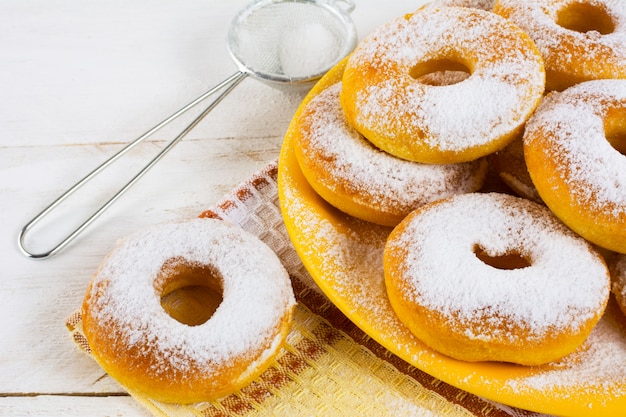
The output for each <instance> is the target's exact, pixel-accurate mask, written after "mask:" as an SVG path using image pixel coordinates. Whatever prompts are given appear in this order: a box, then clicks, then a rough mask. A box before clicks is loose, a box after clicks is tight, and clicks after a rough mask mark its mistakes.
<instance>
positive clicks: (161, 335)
mask: <svg viewBox="0 0 626 417" xmlns="http://www.w3.org/2000/svg"><path fill="white" fill-rule="evenodd" d="M176 259H183V260H184V262H186V263H189V264H190V265H204V266H212V267H214V268H217V270H218V271H219V272H220V273H221V275H222V277H223V283H222V285H223V300H222V302H221V304H220V305H219V307H218V308H217V310H216V311H215V313H214V314H213V316H212V317H211V318H210V319H209V320H208V321H207V322H206V323H204V324H202V325H198V326H188V325H185V324H182V323H180V322H178V321H177V320H175V319H174V318H172V317H170V316H169V315H168V314H167V313H166V312H165V310H164V309H163V308H162V306H161V304H160V296H161V295H160V294H157V290H156V288H155V278H156V277H157V275H158V274H159V271H160V270H161V268H162V266H163V265H164V264H165V263H166V262H168V261H170V262H171V261H172V260H176ZM91 288H92V292H91V297H93V301H92V303H91V307H90V309H91V315H92V316H93V317H94V318H95V321H96V322H98V323H101V324H102V325H104V326H110V325H111V323H115V324H114V325H113V328H114V331H113V334H111V336H110V339H111V343H113V344H115V345H116V346H118V348H120V349H122V347H121V346H123V345H130V346H131V347H138V348H139V349H140V354H141V355H146V356H147V355H154V359H153V361H152V362H151V364H150V366H151V367H152V370H153V372H154V374H155V375H167V374H169V373H171V372H172V370H174V372H176V371H178V372H185V371H188V370H190V368H191V369H194V368H195V369H197V367H200V368H201V369H203V370H204V371H205V372H207V373H208V374H211V373H212V372H215V370H216V369H220V366H223V364H224V363H230V362H231V361H232V360H233V358H234V357H235V356H241V355H243V356H244V357H245V358H251V359H254V358H255V357H257V356H259V355H262V351H260V349H263V350H265V349H267V348H268V347H269V346H272V347H274V346H273V344H275V343H276V340H275V335H274V333H275V331H276V328H277V323H278V322H279V321H280V320H281V318H282V317H283V316H284V315H285V312H286V311H288V309H290V308H292V307H293V306H294V305H295V298H294V295H293V290H292V289H291V282H290V280H289V277H288V275H287V272H286V271H285V269H284V268H283V266H282V264H281V263H280V261H279V260H278V259H277V257H276V255H275V254H274V252H272V251H271V249H269V247H267V246H266V245H265V244H263V243H262V242H261V241H260V240H258V239H257V238H256V237H255V236H253V235H251V234H249V233H247V232H244V231H243V230H242V229H240V228H238V227H236V226H232V225H230V224H228V223H226V222H223V221H220V220H214V219H193V220H189V221H184V222H176V223H165V224H161V225H158V226H154V227H152V228H148V229H146V230H144V231H141V232H139V233H137V234H135V235H132V236H129V237H128V238H126V239H123V240H122V241H120V242H119V244H118V245H117V247H116V248H115V249H114V250H113V252H112V253H111V254H110V255H109V256H108V257H107V259H106V260H105V261H104V262H103V264H102V266H101V268H100V270H99V271H98V272H97V274H96V275H95V277H94V278H93V281H92V287H91ZM122 354H123V353H122ZM130 371H131V372H132V370H130Z"/></svg>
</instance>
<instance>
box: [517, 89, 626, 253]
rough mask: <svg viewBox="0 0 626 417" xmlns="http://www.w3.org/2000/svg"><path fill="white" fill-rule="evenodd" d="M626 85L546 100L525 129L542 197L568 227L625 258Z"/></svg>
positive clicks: (531, 170) (569, 92)
mask: <svg viewBox="0 0 626 417" xmlns="http://www.w3.org/2000/svg"><path fill="white" fill-rule="evenodd" d="M625 133H626V80H595V81H587V82H584V83H581V84H577V85H575V86H573V87H570V88H568V89H567V90H565V91H563V92H554V93H552V94H550V95H548V96H547V98H546V99H545V100H544V102H543V103H541V105H540V106H539V108H538V109H537V111H536V113H535V114H534V115H533V117H532V118H531V119H530V120H529V122H528V124H527V125H526V131H525V133H524V156H525V159H526V165H527V167H528V171H529V173H530V176H531V178H532V180H533V183H534V184H535V187H536V188H537V191H538V192H539V195H540V196H541V198H542V199H543V201H544V202H545V203H546V204H547V205H548V207H549V208H550V209H551V210H552V211H553V212H554V214H556V216H557V217H559V218H560V219H561V220H562V221H563V222H564V223H565V224H567V225H568V226H569V227H570V228H572V229H573V230H574V231H575V232H577V233H578V234H580V235H581V236H582V237H584V238H585V239H587V240H589V241H591V242H593V243H595V244H597V245H598V246H602V247H603V248H606V249H609V250H612V251H615V252H621V253H626V157H625V156H624V153H625V152H626V142H625V141H624V137H626V136H625Z"/></svg>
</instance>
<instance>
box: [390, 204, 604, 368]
mask: <svg viewBox="0 0 626 417" xmlns="http://www.w3.org/2000/svg"><path fill="white" fill-rule="evenodd" d="M384 270H385V283H386V286H387V293H388V295H389V301H390V303H391V306H392V307H393V309H394V310H395V312H396V313H397V315H398V317H399V319H400V320H401V321H402V322H404V324H405V325H406V326H407V327H408V329H409V330H410V331H411V332H412V333H413V334H414V335H415V336H416V337H417V338H419V339H420V340H422V341H423V342H424V343H425V344H426V345H428V346H430V347H431V348H432V349H434V350H437V351H439V352H441V353H443V354H446V355H449V356H451V357H454V358H457V359H460V360H465V361H504V362H513V363H518V364H523V365H538V364H542V363H546V362H549V361H552V360H556V359H558V358H560V357H562V356H564V355H566V354H568V353H570V352H572V351H573V350H575V349H576V348H577V347H578V346H579V345H580V344H581V343H582V342H583V341H584V340H585V339H586V337H587V336H588V334H589V333H590V332H591V330H592V328H593V327H594V326H595V324H596V323H597V322H598V320H599V319H600V317H601V316H602V314H603V312H604V310H605V308H606V305H607V302H608V297H609V291H610V277H609V274H608V270H607V266H606V264H605V262H604V260H603V258H602V257H601V256H600V255H599V254H598V253H597V252H596V251H595V250H594V249H593V248H592V246H591V245H590V244H589V243H588V242H586V241H585V240H584V239H582V238H580V237H579V236H577V235H576V234H574V233H573V232H572V231H570V230H569V229H568V228H567V227H565V226H564V225H563V224H562V223H561V222H559V221H558V220H557V219H556V218H555V217H554V216H553V215H552V214H551V213H550V212H549V210H548V209H547V208H546V207H544V206H542V205H539V204H537V203H534V202H532V201H530V200H526V199H523V198H520V197H515V196H511V195H508V194H499V193H472V194H464V195H458V196H454V197H451V198H449V199H446V200H441V201H439V202H435V203H431V204H428V205H425V206H423V207H421V208H419V209H417V210H416V211H415V212H413V213H412V214H410V215H409V216H408V217H407V218H406V219H405V220H403V221H402V222H401V223H400V224H399V225H398V226H397V227H396V228H395V229H394V230H393V232H392V233H391V235H390V236H389V240H388V241H387V244H386V246H385V251H384Z"/></svg>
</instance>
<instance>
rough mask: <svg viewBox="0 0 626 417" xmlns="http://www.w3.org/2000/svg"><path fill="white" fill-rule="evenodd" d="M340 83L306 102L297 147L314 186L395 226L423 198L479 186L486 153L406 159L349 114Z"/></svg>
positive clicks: (339, 203) (347, 208) (352, 210)
mask: <svg viewBox="0 0 626 417" xmlns="http://www.w3.org/2000/svg"><path fill="white" fill-rule="evenodd" d="M340 91H341V83H337V84H335V85H333V86H331V87H329V88H327V89H326V90H324V91H322V92H321V93H320V94H319V95H317V96H316V97H315V98H313V99H312V100H311V101H310V102H309V103H307V105H306V106H305V107H304V109H303V111H302V113H301V114H300V116H299V118H298V120H297V129H296V130H295V133H294V139H293V140H294V152H295V155H296V158H297V160H298V162H299V165H300V167H301V169H302V172H303V174H304V176H305V177H306V179H307V181H308V182H309V184H310V185H311V187H312V188H313V189H314V190H315V191H316V192H317V193H318V194H319V195H320V196H321V197H322V198H324V199H325V200H326V201H327V202H328V203H330V204H331V205H333V206H335V207H336V208H338V209H340V210H341V211H343V212H345V213H348V214H350V215H352V216H354V217H357V218H360V219H362V220H367V221H370V222H374V223H377V224H382V225H385V226H395V225H396V224H398V223H399V222H400V220H402V219H403V218H404V217H405V216H406V215H407V214H409V213H410V212H411V211H413V210H414V209H415V208H417V207H419V206H420V205H422V204H426V203H428V202H430V201H434V200H439V199H441V198H445V197H449V196H452V195H455V194H459V193H465V192H472V191H476V190H478V189H479V188H480V187H481V185H482V183H483V181H484V179H485V176H486V172H487V163H486V161H485V160H484V159H481V160H478V161H473V162H466V163H464V164H453V165H426V164H420V163H417V162H411V161H405V160H402V159H399V158H396V157H394V156H392V155H389V154H387V153H385V152H382V151H380V150H378V149H376V148H375V147H374V146H372V144H371V143H370V142H368V141H367V140H366V139H365V138H363V136H361V135H360V134H359V133H358V132H357V131H356V130H355V129H354V128H352V127H351V126H349V125H348V124H347V122H346V120H345V117H344V114H343V110H342V108H341V104H340V102H339V93H340Z"/></svg>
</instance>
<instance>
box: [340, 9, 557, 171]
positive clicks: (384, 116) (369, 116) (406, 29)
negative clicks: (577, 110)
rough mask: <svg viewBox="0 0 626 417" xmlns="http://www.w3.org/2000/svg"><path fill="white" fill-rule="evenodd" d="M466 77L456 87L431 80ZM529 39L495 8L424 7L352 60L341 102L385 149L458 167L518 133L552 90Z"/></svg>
mask: <svg viewBox="0 0 626 417" xmlns="http://www.w3.org/2000/svg"><path fill="white" fill-rule="evenodd" d="M443 70H453V71H458V70H461V71H463V70H464V71H465V72H467V73H469V74H470V76H469V77H467V78H466V79H465V80H463V81H461V82H458V83H456V84H453V85H429V83H426V82H422V81H420V79H421V78H422V77H423V75H425V74H428V73H433V72H439V71H443ZM544 76H545V74H544V69H543V61H542V59H541V56H540V54H539V51H538V50H537V48H536V47H535V45H534V44H533V42H532V41H531V40H530V38H529V37H528V36H527V35H526V34H525V33H523V32H522V31H521V30H519V29H518V28H517V27H515V26H513V25H512V24H511V23H510V22H508V21H507V20H505V19H503V18H502V17H500V16H498V15H495V14H493V13H491V12H486V11H483V10H478V9H472V8H462V7H442V8H436V7H426V8H423V9H421V10H419V11H417V12H416V13H414V14H413V15H407V16H405V17H402V18H399V19H396V20H394V21H392V22H390V23H388V24H386V25H383V26H381V27H380V28H379V29H378V30H376V31H374V32H373V33H372V34H371V35H369V36H368V37H366V38H365V39H364V40H363V41H361V43H360V44H359V45H358V46H357V48H356V50H355V51H354V52H353V54H352V55H351V56H350V58H349V60H348V62H347V65H346V69H345V72H344V75H343V79H342V81H343V89H342V93H341V103H342V106H343V108H344V110H345V114H346V119H347V120H348V122H349V123H350V124H351V125H352V126H354V127H355V128H356V129H357V130H358V131H359V132H360V133H361V134H363V136H365V137H366V138H367V139H368V140H369V141H371V142H372V143H374V144H375V145H376V146H378V147H379V148H381V149H382V150H384V151H387V152H389V153H391V154H393V155H395V156H398V157H400V158H404V159H408V160H412V161H417V162H422V163H436V164H441V163H459V162H466V161H471V160H475V159H478V158H480V157H482V156H485V155H487V154H490V153H492V152H494V151H497V150H499V149H501V148H503V147H504V146H506V144H508V143H509V142H510V141H511V140H513V138H514V137H516V136H517V135H519V134H520V132H521V129H522V127H523V124H524V123H525V122H526V120H527V119H528V117H529V116H530V114H531V113H532V112H533V110H534V109H535V107H536V106H537V105H538V103H539V101H540V99H541V96H542V94H543V91H544V84H545V78H544Z"/></svg>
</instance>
